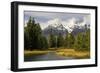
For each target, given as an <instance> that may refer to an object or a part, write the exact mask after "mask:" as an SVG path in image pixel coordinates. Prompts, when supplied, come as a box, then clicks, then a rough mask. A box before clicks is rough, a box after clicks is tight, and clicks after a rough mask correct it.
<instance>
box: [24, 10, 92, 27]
mask: <svg viewBox="0 0 100 73" xmlns="http://www.w3.org/2000/svg"><path fill="white" fill-rule="evenodd" d="M30 16H31V17H34V19H35V21H36V23H40V26H41V28H42V29H44V28H45V27H46V26H48V25H49V24H50V22H51V24H52V22H53V23H54V22H56V20H57V21H59V22H61V23H65V24H64V25H65V26H67V23H68V21H70V23H73V22H74V24H77V23H83V22H84V23H86V24H90V14H84V13H83V14H82V13H81V14H80V13H62V12H39V11H38V12H37V11H24V21H25V24H27V21H28V20H29V17H30ZM70 25H71V24H70Z"/></svg>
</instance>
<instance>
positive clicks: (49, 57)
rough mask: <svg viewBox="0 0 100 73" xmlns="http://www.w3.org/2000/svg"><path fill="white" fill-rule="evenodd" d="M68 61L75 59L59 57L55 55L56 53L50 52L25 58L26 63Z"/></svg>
mask: <svg viewBox="0 0 100 73" xmlns="http://www.w3.org/2000/svg"><path fill="white" fill-rule="evenodd" d="M66 59H68V60H70V59H73V58H70V57H64V56H59V55H57V54H55V52H48V53H47V54H45V55H37V56H28V57H24V61H47V60H66Z"/></svg>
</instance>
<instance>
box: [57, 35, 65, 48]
mask: <svg viewBox="0 0 100 73" xmlns="http://www.w3.org/2000/svg"><path fill="white" fill-rule="evenodd" d="M63 46H64V38H63V36H62V35H58V37H57V47H63Z"/></svg>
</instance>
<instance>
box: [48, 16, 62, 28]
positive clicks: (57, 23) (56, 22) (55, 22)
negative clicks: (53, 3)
mask: <svg viewBox="0 0 100 73" xmlns="http://www.w3.org/2000/svg"><path fill="white" fill-rule="evenodd" d="M48 24H49V25H50V26H52V27H58V26H60V25H61V20H60V19H58V18H55V19H53V20H50V21H48Z"/></svg>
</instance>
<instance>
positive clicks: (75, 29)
mask: <svg viewBox="0 0 100 73" xmlns="http://www.w3.org/2000/svg"><path fill="white" fill-rule="evenodd" d="M80 25H81V26H80ZM87 28H88V29H89V28H90V24H85V23H77V24H76V23H72V24H68V23H66V24H63V23H61V22H60V20H59V19H57V20H56V22H55V23H54V22H53V23H51V24H50V23H49V25H48V26H47V27H46V28H45V29H43V30H42V31H43V35H46V36H47V35H49V34H53V35H59V34H60V35H66V34H68V33H72V34H73V35H77V34H78V33H81V32H85V31H86V29H87Z"/></svg>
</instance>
